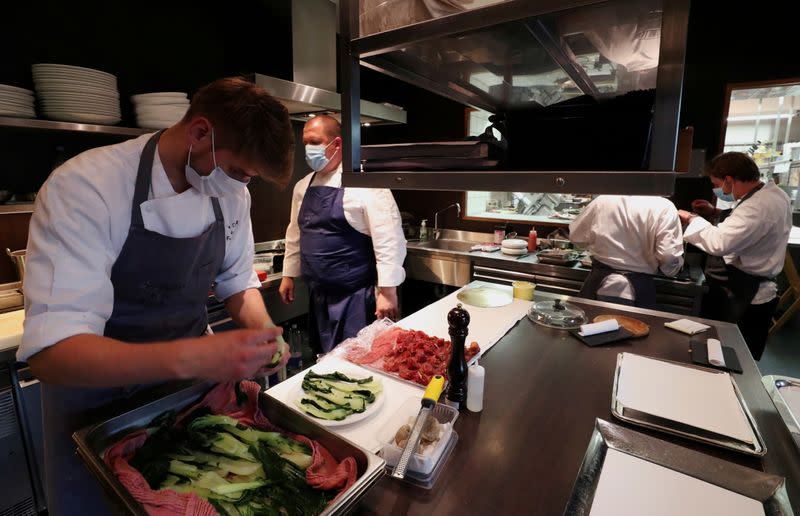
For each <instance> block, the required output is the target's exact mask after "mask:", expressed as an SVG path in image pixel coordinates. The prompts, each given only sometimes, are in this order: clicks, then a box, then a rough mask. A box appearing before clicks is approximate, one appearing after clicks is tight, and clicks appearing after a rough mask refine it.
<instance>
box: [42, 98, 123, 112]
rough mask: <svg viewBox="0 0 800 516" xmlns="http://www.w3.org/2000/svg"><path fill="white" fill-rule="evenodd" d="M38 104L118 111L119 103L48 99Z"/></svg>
mask: <svg viewBox="0 0 800 516" xmlns="http://www.w3.org/2000/svg"><path fill="white" fill-rule="evenodd" d="M39 104H40V105H42V106H50V107H73V106H86V107H91V108H95V109H103V110H106V111H108V110H111V111H119V110H120V107H119V103H117V102H107V101H105V102H100V101H97V100H50V99H42V100H40V101H39Z"/></svg>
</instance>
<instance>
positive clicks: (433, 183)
mask: <svg viewBox="0 0 800 516" xmlns="http://www.w3.org/2000/svg"><path fill="white" fill-rule="evenodd" d="M342 186H347V187H351V188H389V189H392V190H439V191H444V190H450V191H458V192H461V191H487V192H546V193H584V192H592V193H593V194H628V195H665V196H666V195H672V194H673V192H674V188H675V173H674V172H647V171H564V172H548V171H500V170H482V171H475V170H471V171H449V170H448V171H439V172H434V171H426V172H423V171H420V172H416V171H400V172H383V171H381V172H358V173H353V172H346V173H344V174H343V175H342Z"/></svg>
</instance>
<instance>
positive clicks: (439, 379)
mask: <svg viewBox="0 0 800 516" xmlns="http://www.w3.org/2000/svg"><path fill="white" fill-rule="evenodd" d="M443 389H444V376H442V375H440V374H437V375H436V376H434V377H433V378H431V381H430V382H428V387H427V388H426V389H425V394H424V395H423V396H422V408H420V409H419V414H417V420H416V421H415V422H414V428H412V429H411V435H410V436H409V437H408V442H407V443H406V447H405V448H403V453H402V454H400V460H398V461H397V466H395V468H394V471H393V472H392V476H393V477H394V478H399V479H401V480H402V479H403V478H405V476H406V469H408V461H409V460H411V454H412V453H414V450H416V449H417V445H418V444H419V440H420V437H422V429H423V428H424V427H425V422H426V421H427V420H428V416H430V413H431V411H432V410H433V407H435V406H436V402H437V401H438V400H439V396H440V395H441V394H442V390H443Z"/></svg>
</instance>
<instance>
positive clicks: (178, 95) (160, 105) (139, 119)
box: [131, 91, 189, 129]
mask: <svg viewBox="0 0 800 516" xmlns="http://www.w3.org/2000/svg"><path fill="white" fill-rule="evenodd" d="M131 102H133V109H134V111H136V124H137V125H138V126H139V127H143V128H145V129H166V128H167V127H170V126H172V125H174V124H175V123H177V122H178V121H179V120H180V119H181V118H183V115H185V114H186V110H187V109H189V97H188V96H187V95H186V93H182V92H178V91H164V92H158V93H142V94H140V95H134V96H132V97H131Z"/></svg>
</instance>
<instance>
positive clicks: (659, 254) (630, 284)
mask: <svg viewBox="0 0 800 516" xmlns="http://www.w3.org/2000/svg"><path fill="white" fill-rule="evenodd" d="M677 214H678V210H677V209H676V208H675V205H674V204H672V202H670V201H669V200H667V199H664V198H662V197H646V196H628V195H600V196H598V197H597V198H595V199H594V200H593V201H592V202H591V203H589V205H588V206H587V207H586V208H584V209H583V211H582V212H581V214H580V216H578V218H577V219H575V220H574V221H572V223H571V224H570V225H569V239H570V240H571V241H572V242H573V243H575V244H576V245H580V246H586V247H588V249H589V250H590V251H591V252H592V272H591V273H590V275H589V277H588V278H587V279H586V281H585V282H584V284H583V287H582V288H581V293H580V295H581V297H585V298H589V299H599V300H601V301H610V302H614V303H620V304H627V305H635V306H638V307H643V308H653V307H655V304H656V292H655V284H654V282H653V275H654V274H656V273H658V272H659V271H661V273H662V274H664V275H666V276H674V275H675V274H677V273H678V271H680V270H681V267H683V240H682V239H681V226H680V224H679V223H678V221H677V220H675V218H676V216H677Z"/></svg>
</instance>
